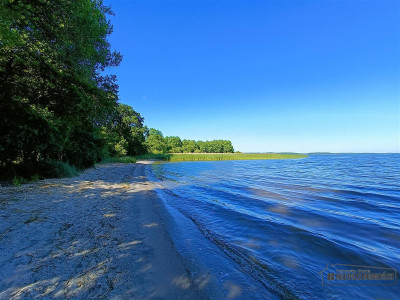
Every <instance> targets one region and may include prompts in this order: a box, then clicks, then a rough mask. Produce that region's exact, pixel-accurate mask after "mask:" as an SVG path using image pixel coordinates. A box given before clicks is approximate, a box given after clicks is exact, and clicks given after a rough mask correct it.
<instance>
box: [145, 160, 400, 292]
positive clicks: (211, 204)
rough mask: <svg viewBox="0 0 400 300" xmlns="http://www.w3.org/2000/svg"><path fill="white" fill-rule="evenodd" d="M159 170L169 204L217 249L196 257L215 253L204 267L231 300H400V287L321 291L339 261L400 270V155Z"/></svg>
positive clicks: (347, 287) (155, 169)
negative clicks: (329, 268)
mask: <svg viewBox="0 0 400 300" xmlns="http://www.w3.org/2000/svg"><path fill="white" fill-rule="evenodd" d="M151 172H152V174H153V175H154V176H155V177H156V178H157V179H158V180H160V182H162V186H163V189H162V193H163V195H164V198H165V199H166V203H167V204H168V205H169V206H171V207H173V208H174V209H175V210H177V211H179V213H180V214H182V216H184V217H185V218H186V219H187V220H190V223H191V224H194V225H195V226H193V227H195V228H196V230H197V231H198V232H199V233H200V234H198V235H199V236H202V237H203V238H204V239H205V240H207V241H209V243H210V244H212V245H213V247H214V250H212V249H213V248H210V247H208V248H207V250H205V249H203V248H202V247H201V246H196V247H194V246H192V248H190V249H189V250H188V251H189V252H190V253H189V254H188V255H190V256H193V257H196V256H197V257H199V256H201V253H203V252H204V251H208V254H207V255H206V256H207V258H205V259H204V262H203V264H204V267H205V268H207V267H209V268H212V269H213V271H214V272H216V275H215V276H216V277H217V279H218V282H219V283H220V284H221V287H222V288H224V287H225V289H226V295H227V296H232V297H231V298H235V297H236V298H248V296H249V295H251V297H252V298H270V296H272V295H273V296H274V297H276V298H283V299H349V298H352V297H358V298H361V299H377V298H379V299H399V296H398V295H400V287H399V283H398V282H397V285H395V286H386V285H385V286H382V285H362V286H360V285H345V286H343V285H342V286H332V285H322V279H321V274H320V273H319V272H320V271H322V270H323V269H324V268H325V267H326V266H327V265H328V264H336V263H338V264H350V265H364V266H374V267H383V268H395V269H397V271H399V266H400V264H399V263H400V154H335V155H320V154H315V155H310V156H309V157H307V158H304V159H296V160H250V161H215V162H179V163H160V164H154V165H152V166H151ZM187 224H188V223H187ZM182 226H186V225H182ZM182 232H185V234H186V235H189V236H193V237H195V236H196V234H195V233H194V231H193V229H190V228H189V226H188V228H187V230H182ZM182 235H184V233H182ZM181 239H182V237H181ZM193 239H196V240H197V243H198V244H204V243H203V242H200V238H193ZM204 245H205V244H204ZM178 246H179V243H178ZM204 248H206V246H204ZM210 249H211V250H210ZM196 252H197V253H196ZM203 256H204V255H203ZM214 256H215V257H214ZM218 261H219V262H220V265H219V266H218ZM207 264H209V266H207ZM235 272H238V273H240V274H239V275H238V274H236V275H235V276H236V277H235V276H234V275H232V276H233V277H232V276H231V277H232V278H231V281H228V279H229V277H230V274H234V273H235ZM226 278H228V279H226ZM234 278H236V281H237V282H236V283H235V279H234ZM226 282H228V288H227V285H226ZM232 282H233V283H234V284H235V288H234V289H230V290H229V284H233V283H232ZM232 291H233V292H232Z"/></svg>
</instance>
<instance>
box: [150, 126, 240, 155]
mask: <svg viewBox="0 0 400 300" xmlns="http://www.w3.org/2000/svg"><path fill="white" fill-rule="evenodd" d="M145 144H146V147H147V149H148V152H150V153H154V154H158V153H233V152H234V149H233V146H232V142H231V141H227V140H213V141H205V142H204V141H195V140H186V139H184V140H181V138H180V137H178V136H166V137H164V136H163V134H162V132H161V131H159V130H156V129H153V128H152V129H150V131H149V133H148V137H147V139H146V142H145Z"/></svg>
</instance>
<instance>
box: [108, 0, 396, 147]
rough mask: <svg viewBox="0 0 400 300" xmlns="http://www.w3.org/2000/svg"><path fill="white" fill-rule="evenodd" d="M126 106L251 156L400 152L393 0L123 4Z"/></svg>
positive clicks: (115, 4) (115, 38) (117, 38)
mask: <svg viewBox="0 0 400 300" xmlns="http://www.w3.org/2000/svg"><path fill="white" fill-rule="evenodd" d="M105 3H106V4H109V5H111V7H112V9H113V10H114V12H115V14H116V16H115V17H112V18H111V21H112V23H113V25H114V33H113V34H112V35H111V37H110V42H111V45H112V47H113V48H114V49H116V50H118V51H120V52H121V53H122V54H123V56H124V59H123V62H122V63H121V66H120V67H119V68H117V69H115V70H113V71H112V72H113V73H114V74H116V75H117V77H118V82H119V86H120V98H121V102H122V103H126V104H129V105H131V106H133V108H134V109H135V110H137V111H138V112H140V113H141V114H142V116H144V118H145V124H146V125H147V126H149V127H154V128H157V129H160V130H161V131H162V132H163V133H164V135H177V136H180V137H181V138H187V139H196V140H198V139H201V140H212V139H229V140H231V141H232V142H233V145H234V147H235V150H239V151H243V152H248V151H256V152H270V151H277V152H285V151H293V152H315V151H329V152H399V151H400V107H399V106H400V1H149V0H145V1H128V0H126V1H122V0H120V1H118V0H106V1H105Z"/></svg>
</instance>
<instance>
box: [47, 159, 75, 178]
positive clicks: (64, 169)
mask: <svg viewBox="0 0 400 300" xmlns="http://www.w3.org/2000/svg"><path fill="white" fill-rule="evenodd" d="M40 170H41V173H42V174H43V175H44V176H45V177H47V178H64V177H74V176H78V175H79V172H78V170H77V169H76V167H75V166H71V165H70V164H69V163H67V162H62V161H46V162H43V163H42V164H41V168H40Z"/></svg>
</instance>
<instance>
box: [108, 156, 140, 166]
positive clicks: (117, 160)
mask: <svg viewBox="0 0 400 300" xmlns="http://www.w3.org/2000/svg"><path fill="white" fill-rule="evenodd" d="M135 162H136V157H134V156H121V157H107V158H104V159H103V160H102V161H101V164H111V163H123V164H129V163H135Z"/></svg>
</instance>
